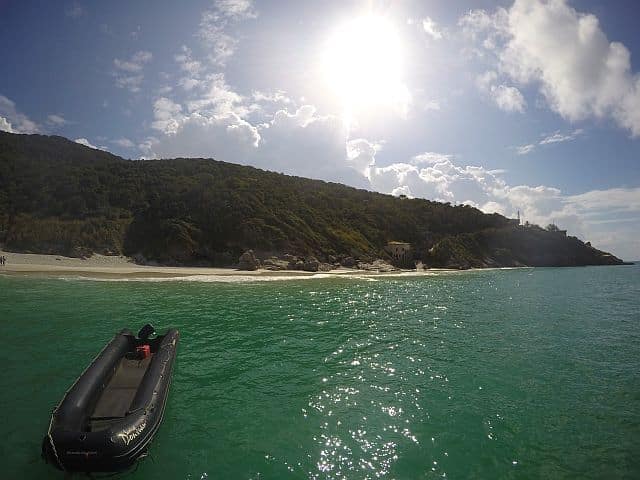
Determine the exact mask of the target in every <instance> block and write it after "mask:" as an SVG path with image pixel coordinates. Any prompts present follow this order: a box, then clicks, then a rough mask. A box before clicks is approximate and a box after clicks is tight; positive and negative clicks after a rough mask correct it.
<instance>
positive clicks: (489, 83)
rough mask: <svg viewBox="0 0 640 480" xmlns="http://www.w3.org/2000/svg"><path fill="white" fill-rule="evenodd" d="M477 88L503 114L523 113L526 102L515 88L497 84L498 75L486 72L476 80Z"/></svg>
mask: <svg viewBox="0 0 640 480" xmlns="http://www.w3.org/2000/svg"><path fill="white" fill-rule="evenodd" d="M476 84H477V85H478V88H479V89H480V90H481V91H482V92H484V93H485V94H487V95H488V96H489V97H490V98H491V99H492V100H493V102H494V103H495V104H496V105H497V106H498V108H500V109H501V110H504V111H505V112H520V113H522V112H524V110H525V108H526V105H527V102H526V101H525V99H524V97H523V96H522V93H520V90H518V89H517V88H516V87H510V86H507V85H503V84H499V83H498V74H497V73H496V72H494V71H491V70H490V71H487V72H485V73H483V74H481V75H479V76H478V77H477V79H476Z"/></svg>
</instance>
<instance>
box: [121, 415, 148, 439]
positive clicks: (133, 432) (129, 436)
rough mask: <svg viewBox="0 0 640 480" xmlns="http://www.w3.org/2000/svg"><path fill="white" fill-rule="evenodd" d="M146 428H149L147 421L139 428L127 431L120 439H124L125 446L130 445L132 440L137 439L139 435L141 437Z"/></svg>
mask: <svg viewBox="0 0 640 480" xmlns="http://www.w3.org/2000/svg"><path fill="white" fill-rule="evenodd" d="M146 426H147V422H146V420H145V421H144V422H142V423H141V424H140V425H138V426H137V427H131V428H130V429H128V430H125V431H123V432H122V433H119V434H118V437H120V438H121V439H122V441H123V442H124V444H125V445H129V443H131V440H133V439H135V438H136V437H137V436H138V435H140V434H141V433H142V431H143V430H144V427H146Z"/></svg>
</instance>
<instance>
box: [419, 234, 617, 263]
mask: <svg viewBox="0 0 640 480" xmlns="http://www.w3.org/2000/svg"><path fill="white" fill-rule="evenodd" d="M428 263H429V264H431V265H433V266H439V267H449V268H483V267H520V266H532V267H568V266H578V265H620V264H622V263H623V262H622V261H621V260H620V259H619V258H617V257H615V256H613V255H611V254H609V253H606V252H602V251H600V250H597V249H595V248H593V247H591V246H590V245H587V244H585V243H583V242H582V241H581V240H579V239H578V238H576V237H571V236H569V237H566V236H565V235H563V234H562V233H559V232H548V231H546V230H543V229H542V228H540V227H538V226H535V225H533V226H529V227H524V226H508V227H504V228H498V229H485V230H481V231H479V232H474V233H471V234H463V235H454V236H448V237H446V238H444V239H442V240H440V241H439V242H438V243H437V244H436V245H435V246H434V247H433V248H432V249H431V250H430V251H429V252H428Z"/></svg>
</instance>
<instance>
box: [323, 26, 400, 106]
mask: <svg viewBox="0 0 640 480" xmlns="http://www.w3.org/2000/svg"><path fill="white" fill-rule="evenodd" d="M403 53H404V52H403V49H402V44H401V42H400V38H399V36H398V34H397V33H396V31H395V29H394V28H393V25H392V24H391V22H389V20H387V19H386V18H384V17H381V16H375V15H367V16H363V17H359V18H357V19H355V20H352V21H350V22H347V23H345V24H343V25H342V26H341V27H339V28H338V29H336V30H335V31H334V32H333V34H332V35H331V36H330V37H329V40H328V42H327V45H326V47H325V50H324V56H323V70H324V74H325V77H326V81H327V83H328V85H329V86H330V88H331V90H332V91H333V93H334V94H335V95H337V96H338V97H339V99H340V102H341V103H342V105H343V106H344V109H345V115H346V116H351V115H352V114H354V112H355V111H360V110H364V109H366V110H370V109H371V108H377V107H382V106H388V107H394V108H396V107H399V108H403V106H404V105H405V104H406V98H407V96H408V93H407V89H406V87H405V86H404V84H403V82H402V73H403V65H402V63H403Z"/></svg>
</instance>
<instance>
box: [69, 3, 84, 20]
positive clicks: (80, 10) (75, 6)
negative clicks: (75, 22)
mask: <svg viewBox="0 0 640 480" xmlns="http://www.w3.org/2000/svg"><path fill="white" fill-rule="evenodd" d="M86 13H87V12H86V10H85V9H84V7H83V6H82V5H80V3H79V2H73V3H72V4H70V5H67V8H65V10H64V14H65V15H66V16H67V17H70V18H80V17H82V16H84V15H86Z"/></svg>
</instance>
